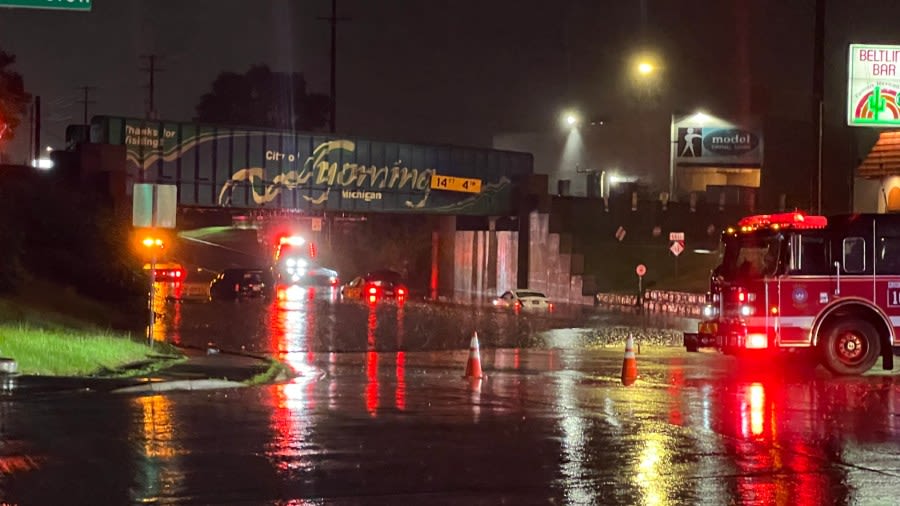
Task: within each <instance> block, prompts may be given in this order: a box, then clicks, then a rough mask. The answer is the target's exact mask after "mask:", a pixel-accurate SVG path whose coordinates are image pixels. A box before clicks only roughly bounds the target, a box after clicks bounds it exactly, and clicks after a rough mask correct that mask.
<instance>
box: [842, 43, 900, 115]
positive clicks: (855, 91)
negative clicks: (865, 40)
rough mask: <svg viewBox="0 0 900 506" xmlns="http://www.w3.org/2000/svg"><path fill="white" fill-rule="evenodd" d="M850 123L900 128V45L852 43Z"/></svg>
mask: <svg viewBox="0 0 900 506" xmlns="http://www.w3.org/2000/svg"><path fill="white" fill-rule="evenodd" d="M848 73H849V83H848V85H847V124H848V125H850V126H867V127H897V126H900V100H898V97H897V95H898V93H900V46H882V45H873V44H850V61H849V65H848Z"/></svg>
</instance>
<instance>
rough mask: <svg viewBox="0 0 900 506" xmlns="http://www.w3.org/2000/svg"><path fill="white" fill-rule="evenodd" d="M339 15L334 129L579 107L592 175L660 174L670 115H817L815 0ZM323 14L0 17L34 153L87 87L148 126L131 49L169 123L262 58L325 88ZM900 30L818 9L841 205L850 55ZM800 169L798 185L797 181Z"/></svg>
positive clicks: (455, 3)
mask: <svg viewBox="0 0 900 506" xmlns="http://www.w3.org/2000/svg"><path fill="white" fill-rule="evenodd" d="M854 5H857V6H858V5H865V6H866V8H865V9H861V8H859V7H854ZM642 6H643V7H642ZM338 8H339V15H341V16H348V17H351V18H352V19H351V20H349V21H346V22H343V23H341V25H340V27H339V36H338V37H339V40H338V44H339V51H338V117H337V125H338V130H339V131H340V132H344V133H350V134H355V135H360V136H368V137H375V138H381V139H391V140H405V141H421V142H437V143H453V144H468V145H478V146H490V144H491V140H492V136H493V135H495V134H498V133H504V132H519V131H537V130H550V129H553V128H556V127H557V118H558V114H559V112H560V110H561V109H562V108H564V107H566V106H568V105H575V106H577V107H579V109H580V110H582V111H583V112H584V114H585V115H587V116H598V117H601V116H602V117H604V118H606V119H608V120H609V123H608V124H607V126H606V127H605V130H604V132H603V133H602V134H600V136H599V137H598V138H597V142H598V143H600V145H601V149H600V151H602V152H603V155H602V156H601V157H600V158H601V161H600V162H598V163H606V164H617V165H620V166H625V167H627V168H628V169H629V170H632V171H633V172H634V173H635V174H637V175H640V176H642V177H647V178H648V179H650V180H654V178H658V175H659V173H660V171H663V172H664V167H661V166H660V165H661V164H660V163H659V159H658V158H652V157H650V158H642V157H641V153H642V152H647V151H648V144H647V143H648V139H657V138H658V139H657V140H656V141H654V142H653V143H650V144H652V145H653V146H654V147H655V146H656V145H657V144H658V145H659V148H660V150H661V151H662V152H663V154H664V155H665V156H667V154H666V153H667V152H666V149H667V139H666V137H667V131H668V128H669V115H670V114H671V112H672V111H691V110H695V109H696V108H698V107H702V108H703V109H704V110H707V111H710V112H713V113H715V114H717V115H720V116H725V117H733V118H737V119H740V118H742V117H744V116H747V115H757V116H764V117H766V118H769V119H770V120H771V119H772V118H784V120H785V124H789V123H791V122H804V121H806V122H808V121H809V120H810V117H811V111H812V106H811V101H812V98H811V91H812V57H813V54H812V52H813V29H814V26H813V25H814V21H813V16H814V1H813V0H792V1H790V2H786V1H784V0H733V1H718V0H679V1H674V0H672V1H669V0H646V1H645V2H641V1H638V0H631V1H603V0H593V1H589V0H580V1H579V0H558V1H536V0H379V1H372V0H339V2H338ZM329 12H330V1H329V0H191V1H176V0H94V7H93V11H92V12H90V13H62V12H53V11H39V10H0V47H2V48H3V49H5V50H7V51H9V52H12V53H13V54H15V55H16V56H17V57H18V62H17V64H16V67H15V68H16V70H18V71H19V72H20V73H22V74H23V76H24V78H25V84H26V87H27V89H28V91H30V92H31V93H32V94H34V95H40V96H41V97H42V101H43V106H44V118H45V123H44V126H45V128H44V134H43V139H44V141H43V144H49V145H52V146H54V147H62V146H63V142H64V138H63V137H64V128H65V126H66V125H68V124H71V123H79V122H80V121H81V117H82V106H81V104H79V103H78V101H79V100H80V99H81V92H80V91H79V89H78V88H79V87H80V86H84V85H90V86H96V87H97V90H96V91H94V92H92V95H91V99H92V100H95V101H96V102H97V103H96V104H93V105H91V107H90V113H91V114H110V115H125V116H138V117H141V116H143V114H144V110H145V99H146V96H147V93H146V90H145V88H144V86H145V85H146V83H147V75H146V73H143V72H141V71H140V70H139V69H140V68H141V66H142V62H141V60H140V58H139V55H141V54H148V53H155V54H158V55H160V57H161V61H160V66H161V67H162V68H163V69H164V71H162V72H160V73H159V74H158V75H157V80H156V81H157V95H156V103H157V109H158V110H159V113H160V117H161V118H164V119H169V120H191V118H192V116H193V109H194V105H195V104H196V102H197V100H198V99H199V97H200V96H201V95H202V94H203V93H204V92H206V91H207V89H208V88H209V85H210V83H211V81H212V80H213V79H214V78H215V76H216V75H217V74H218V73H219V72H220V71H222V70H230V71H235V72H243V71H245V70H247V68H248V67H249V66H250V65H252V64H255V63H266V64H269V65H271V66H272V67H273V68H274V69H276V70H288V71H291V70H297V71H303V72H304V73H305V74H306V76H307V79H308V81H309V85H310V88H311V90H312V91H318V92H322V93H327V92H328V75H329V61H328V55H329V26H328V24H327V23H326V22H323V21H320V20H318V19H317V18H318V17H319V16H326V15H328V14H329ZM898 18H900V2H895V1H878V0H866V1H865V2H854V1H850V0H845V1H838V0H829V2H828V18H827V25H828V26H827V33H828V36H827V45H826V53H827V54H826V67H827V83H826V95H827V104H826V108H827V114H828V119H827V121H828V124H829V127H828V136H829V142H828V144H829V145H830V146H831V147H832V148H833V149H836V151H835V152H834V153H833V154H831V155H829V156H828V165H827V166H826V167H827V168H828V169H829V174H830V175H831V176H829V177H830V179H831V181H830V182H829V185H830V186H833V187H834V190H833V191H834V192H836V195H840V193H841V191H842V190H841V185H842V184H843V183H844V181H845V180H846V177H845V174H846V173H848V171H849V170H850V169H852V168H853V167H855V164H856V158H857V157H858V156H861V155H860V154H859V153H858V151H862V154H864V153H865V151H866V150H867V148H868V144H867V142H871V140H870V139H871V137H872V136H871V132H865V133H863V132H859V131H855V132H851V131H850V129H848V128H847V127H844V126H843V124H844V122H845V120H844V114H845V113H844V101H845V94H846V83H845V80H846V44H847V43H849V42H850V41H854V42H867V43H898V42H900V40H898V39H900V36H897V32H896V28H895V22H894V21H893V20H896V19H898ZM642 47H646V48H651V49H653V50H655V51H656V52H657V53H658V54H659V55H660V58H661V61H662V62H663V63H664V65H665V69H664V73H663V75H662V79H660V80H659V82H658V83H657V84H655V85H651V86H649V87H648V86H642V87H640V88H636V87H635V85H634V84H633V83H631V82H630V81H629V80H628V78H627V77H626V69H627V66H628V61H629V58H630V57H631V55H633V54H634V53H635V51H636V50H638V49H639V48H642ZM24 125H25V128H26V129H27V120H26V122H25V123H24ZM808 128H812V127H811V126H810V127H808ZM808 128H807V130H808ZM766 135H767V136H771V135H772V133H771V132H766ZM779 135H782V134H779ZM855 138H861V139H863V140H862V142H861V143H859V144H857V143H856V142H855V141H854V139H855ZM766 142H767V144H769V143H779V142H786V140H785V139H774V138H770V137H767V138H766ZM774 145H775V144H773V146H774ZM797 149H798V152H800V151H802V152H804V153H806V154H809V153H810V150H811V149H813V148H812V146H800V147H798V148H797ZM26 151H27V130H23V129H21V128H20V131H19V132H18V139H17V141H16V142H15V143H14V144H13V146H11V147H10V149H9V152H10V155H11V157H12V159H13V160H14V161H18V160H21V159H24V158H25V157H26V156H27V155H26V153H25V152H26ZM798 156H799V155H798ZM804 156H806V155H804ZM810 156H811V155H810ZM807 158H808V156H807ZM798 159H800V160H803V159H804V157H803V156H800V157H799V158H798ZM801 165H804V166H803V167H797V168H796V172H797V173H798V174H800V172H802V171H805V170H808V169H807V168H806V167H805V165H806V164H805V163H804V164H801ZM807 176H808V174H805V175H803V177H799V178H798V180H804V178H805V180H806V181H808V177H807ZM763 177H764V178H765V177H766V174H765V173H764V175H763ZM843 191H844V192H846V190H843Z"/></svg>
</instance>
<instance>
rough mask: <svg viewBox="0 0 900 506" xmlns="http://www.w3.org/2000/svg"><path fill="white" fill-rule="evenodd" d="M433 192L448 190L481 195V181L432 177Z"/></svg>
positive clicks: (436, 175) (437, 175)
mask: <svg viewBox="0 0 900 506" xmlns="http://www.w3.org/2000/svg"><path fill="white" fill-rule="evenodd" d="M431 189H432V190H447V191H451V192H464V193H481V180H480V179H471V178H467V177H453V176H441V175H439V174H434V175H432V176H431Z"/></svg>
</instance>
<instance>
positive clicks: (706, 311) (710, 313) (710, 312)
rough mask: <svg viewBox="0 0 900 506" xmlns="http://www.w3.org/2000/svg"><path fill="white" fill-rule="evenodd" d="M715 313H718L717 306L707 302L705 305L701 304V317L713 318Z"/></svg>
mask: <svg viewBox="0 0 900 506" xmlns="http://www.w3.org/2000/svg"><path fill="white" fill-rule="evenodd" d="M717 314H719V308H718V307H716V306H714V305H712V304H707V305H705V306H703V317H704V318H707V319H710V318H715V317H716V315H717Z"/></svg>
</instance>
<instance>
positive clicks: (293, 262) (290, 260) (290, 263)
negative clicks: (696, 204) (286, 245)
mask: <svg viewBox="0 0 900 506" xmlns="http://www.w3.org/2000/svg"><path fill="white" fill-rule="evenodd" d="M284 264H285V265H287V266H288V269H290V268H291V267H293V266H295V265H297V261H296V260H294V259H293V258H288V259H287V260H285V262H284Z"/></svg>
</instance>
